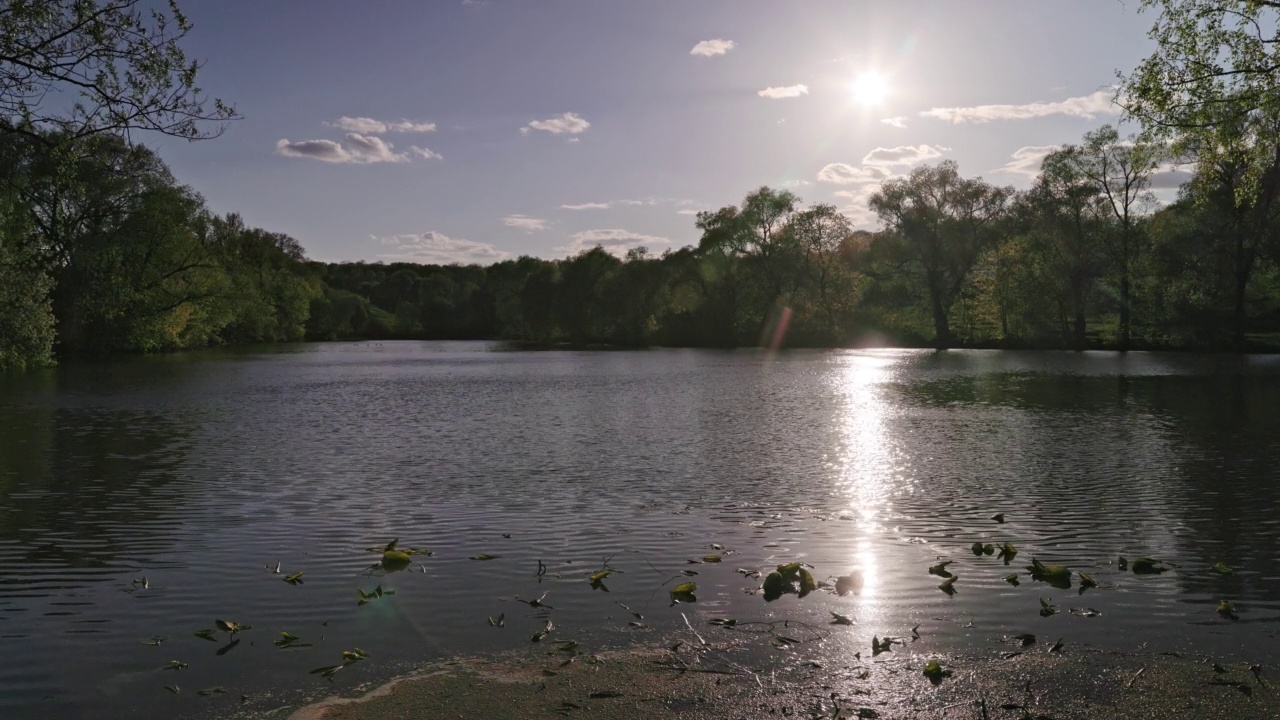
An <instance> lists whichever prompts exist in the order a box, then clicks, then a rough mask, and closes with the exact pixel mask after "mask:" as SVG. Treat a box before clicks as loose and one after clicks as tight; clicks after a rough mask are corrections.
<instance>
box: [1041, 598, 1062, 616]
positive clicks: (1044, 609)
mask: <svg viewBox="0 0 1280 720" xmlns="http://www.w3.org/2000/svg"><path fill="white" fill-rule="evenodd" d="M1057 614H1058V606H1057V605H1054V604H1052V603H1050V602H1049V601H1048V600H1045V599H1044V598H1040V617H1049V616H1050V615H1057Z"/></svg>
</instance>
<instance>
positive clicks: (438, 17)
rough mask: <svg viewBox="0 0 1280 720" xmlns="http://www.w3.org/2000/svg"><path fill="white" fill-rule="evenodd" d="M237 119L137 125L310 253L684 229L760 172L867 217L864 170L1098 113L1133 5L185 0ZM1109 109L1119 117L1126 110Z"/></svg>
mask: <svg viewBox="0 0 1280 720" xmlns="http://www.w3.org/2000/svg"><path fill="white" fill-rule="evenodd" d="M181 4H182V5H183V9H184V11H185V12H186V13H187V15H188V16H189V18H190V19H191V21H192V22H193V24H194V29H193V30H192V32H191V34H190V35H189V37H188V38H187V39H186V41H185V44H184V47H185V48H186V49H187V51H188V54H189V55H191V56H192V57H194V58H196V59H199V60H201V61H202V62H204V68H203V69H202V71H201V73H200V75H199V79H198V84H199V85H200V87H201V88H203V89H204V90H205V91H206V92H207V94H209V95H210V96H217V97H221V98H223V99H225V100H227V101H229V102H231V103H233V104H234V105H235V106H236V108H237V110H238V112H239V113H240V115H241V116H242V118H241V119H239V120H237V121H235V122H234V123H232V124H231V125H230V127H228V128H227V129H226V132H225V133H223V134H222V136H221V137H218V138H216V139H212V140H207V141H201V142H196V143H187V142H185V141H181V140H177V139H172V138H160V139H158V140H157V141H154V142H152V143H151V144H152V145H153V146H154V147H156V148H157V149H158V150H159V152H160V154H161V156H162V157H163V158H164V159H165V160H166V161H167V162H168V163H169V165H170V166H171V167H172V169H173V170H174V172H175V174H176V175H177V176H178V178H179V179H180V180H181V181H182V182H184V183H186V184H189V185H191V186H192V187H193V188H195V189H196V190H197V191H198V192H200V193H201V194H202V195H203V196H204V197H205V198H206V200H207V201H208V203H209V206H210V207H211V209H212V210H214V211H215V212H218V213H227V212H238V213H240V214H241V215H242V216H243V217H244V219H245V221H246V222H247V223H249V224H251V225H254V226H258V227H263V228H266V229H268V230H272V231H278V232H284V233H287V234H289V235H291V236H293V237H295V238H296V239H297V240H298V241H299V242H301V243H302V245H303V247H304V248H306V250H307V253H308V255H309V256H310V257H312V258H313V259H317V260H324V261H331V262H332V261H346V260H365V261H384V262H395V261H404V260H408V261H416V262H429V263H450V262H460V263H472V262H478V263H482V264H489V263H492V262H495V261H499V260H503V259H507V258H515V257H517V256H519V255H534V256H538V257H544V258H558V257H564V256H566V255H570V254H574V253H576V252H579V251H581V250H584V249H589V248H591V247H594V246H595V245H597V244H599V245H602V246H604V247H605V248H606V249H608V250H610V251H611V252H615V253H618V254H621V253H624V252H625V251H626V250H627V249H628V248H631V247H635V246H639V245H643V246H646V247H648V248H649V249H650V250H652V251H654V252H656V253H660V252H662V251H663V250H666V249H668V248H670V249H678V248H680V247H683V246H685V245H696V244H697V240H698V235H699V234H698V231H697V229H696V227H695V226H694V221H695V217H694V215H695V214H696V212H697V211H699V210H708V209H716V208H719V207H722V206H724V205H732V204H738V203H740V202H741V200H742V198H743V197H744V196H745V195H746V194H747V193H748V192H750V191H752V190H754V189H755V188H758V187H760V186H762V185H769V186H772V187H778V188H787V189H790V190H792V191H793V192H795V193H796V194H797V195H798V196H799V197H800V198H801V199H802V200H803V201H804V203H805V204H806V205H807V204H813V203H831V204H833V205H835V206H836V207H838V208H839V209H840V210H841V211H842V212H844V213H845V214H846V215H847V216H848V217H849V218H850V219H851V220H852V221H853V222H854V223H855V225H857V226H858V227H863V228H867V229H874V228H875V227H876V226H877V222H876V219H875V217H874V216H873V215H872V214H871V213H870V212H869V211H868V209H867V206H866V199H867V197H868V195H869V194H870V193H871V192H874V190H875V188H876V187H877V183H878V182H880V181H881V180H882V179H883V178H885V177H890V176H897V175H901V174H905V173H907V172H909V171H910V170H911V168H912V167H913V166H915V165H918V164H921V163H936V162H939V161H941V160H947V159H949V160H954V161H956V162H957V163H958V164H959V167H960V172H961V174H962V175H964V176H966V177H972V176H980V177H982V178H984V179H986V180H987V181H988V182H992V183H996V184H1000V185H1012V186H1014V187H1017V188H1025V187H1028V186H1029V184H1030V182H1031V180H1032V178H1033V177H1034V175H1035V172H1036V171H1037V170H1038V163H1039V159H1040V158H1041V157H1043V155H1044V154H1045V152H1047V150H1048V149H1051V148H1052V147H1055V146H1057V145H1060V144H1062V143H1070V142H1078V141H1079V140H1080V139H1081V137H1082V136H1083V135H1084V133H1086V132H1088V131H1090V130H1093V129H1096V128H1098V127H1100V126H1101V125H1103V124H1104V123H1108V122H1110V123H1115V122H1117V121H1118V120H1119V115H1118V113H1117V111H1116V109H1115V108H1114V106H1113V105H1111V103H1110V98H1111V96H1112V90H1111V87H1112V86H1113V85H1114V83H1115V82H1116V73H1117V71H1121V72H1128V71H1129V70H1131V69H1132V68H1134V67H1136V65H1137V64H1138V62H1139V61H1140V60H1141V59H1142V58H1143V57H1145V56H1146V55H1148V54H1150V53H1151V51H1152V50H1153V44H1152V42H1151V41H1150V40H1148V38H1147V35H1146V33H1147V30H1148V29H1149V28H1150V27H1151V25H1152V24H1153V23H1154V22H1155V19H1156V18H1155V16H1154V15H1153V14H1151V13H1147V14H1139V13H1138V12H1137V0H1123V1H1122V0H1069V1H1066V0H1063V1H1060V2H1028V1H1027V0H948V1H947V2H935V1H932V0H929V1H926V0H882V1H881V0H864V1H858V0H843V1H835V0H805V1H803V2H787V3H781V2H777V0H645V1H642V0H369V1H368V2H363V3H359V4H356V3H351V2H347V1H346V0H273V2H270V3H262V2H256V1H253V0H216V1H215V0H186V2H182V3H181ZM1131 130H1132V128H1130V129H1129V131H1131Z"/></svg>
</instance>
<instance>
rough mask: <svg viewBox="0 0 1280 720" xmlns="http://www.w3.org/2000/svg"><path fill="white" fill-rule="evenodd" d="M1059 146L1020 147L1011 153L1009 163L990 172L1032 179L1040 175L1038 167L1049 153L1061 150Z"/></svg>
mask: <svg viewBox="0 0 1280 720" xmlns="http://www.w3.org/2000/svg"><path fill="white" fill-rule="evenodd" d="M1061 149H1062V146H1061V145H1029V146H1027V147H1021V148H1018V149H1017V150H1014V151H1013V155H1010V156H1009V162H1007V163H1005V165H1004V167H1000V168H996V169H995V170H992V171H991V172H993V173H1004V174H1006V175H1025V176H1026V177H1030V178H1033V177H1035V176H1037V175H1039V174H1040V166H1041V165H1042V164H1043V163H1044V159H1045V158H1046V157H1048V156H1049V154H1050V153H1053V152H1056V151H1058V150H1061Z"/></svg>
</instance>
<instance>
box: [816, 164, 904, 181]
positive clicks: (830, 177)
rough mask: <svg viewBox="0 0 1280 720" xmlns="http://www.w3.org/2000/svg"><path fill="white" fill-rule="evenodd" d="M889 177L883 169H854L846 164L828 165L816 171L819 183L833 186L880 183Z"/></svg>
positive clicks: (877, 167) (872, 167) (874, 167)
mask: <svg viewBox="0 0 1280 720" xmlns="http://www.w3.org/2000/svg"><path fill="white" fill-rule="evenodd" d="M888 175H889V171H888V170H886V169H884V168H883V167H879V166H876V165H872V166H871V167H854V166H852V165H848V164H846V163H830V164H828V165H826V166H824V167H823V168H822V169H821V170H819V171H818V180H819V181H820V182H825V183H832V184H834V185H855V184H858V183H868V182H880V181H881V180H883V179H885V178H886V177H887V176H888Z"/></svg>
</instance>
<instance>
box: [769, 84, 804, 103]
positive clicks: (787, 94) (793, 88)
mask: <svg viewBox="0 0 1280 720" xmlns="http://www.w3.org/2000/svg"><path fill="white" fill-rule="evenodd" d="M756 94H757V95H759V96H760V97H762V98H769V99H770V100H780V99H782V98H793V97H800V96H801V95H808V94H809V86H808V85H787V86H785V87H767V88H765V89H763V90H761V91H760V92H758V93H756Z"/></svg>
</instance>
